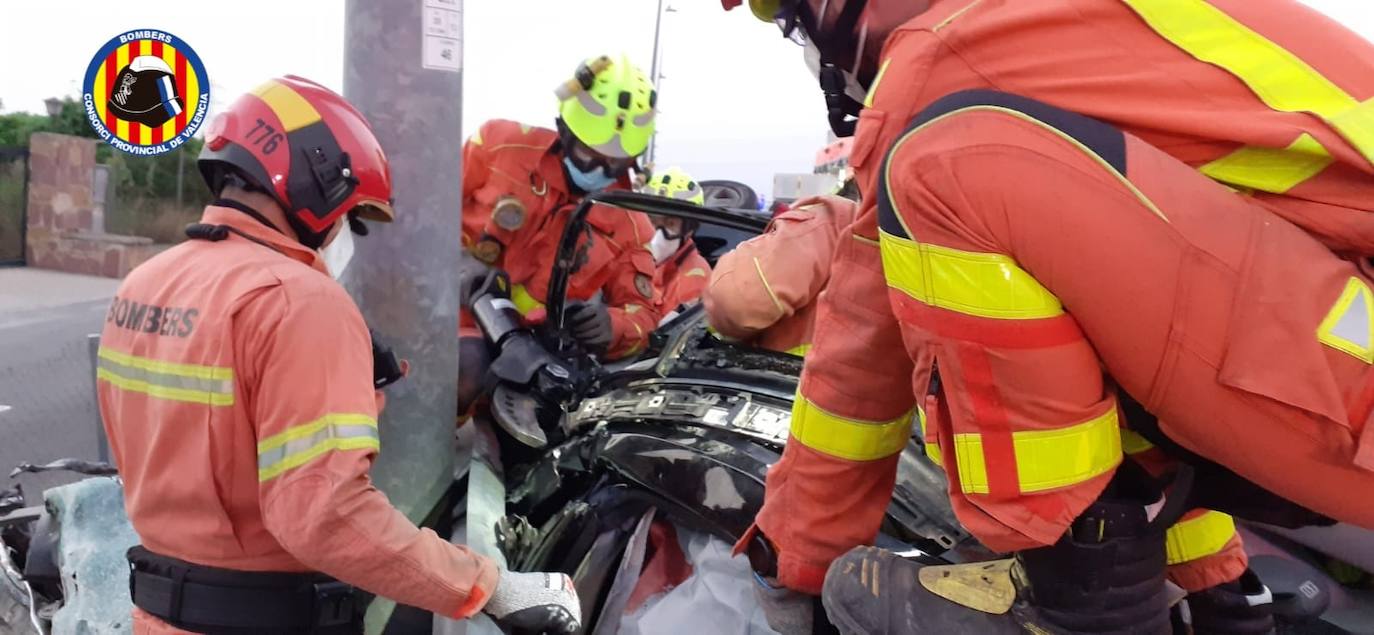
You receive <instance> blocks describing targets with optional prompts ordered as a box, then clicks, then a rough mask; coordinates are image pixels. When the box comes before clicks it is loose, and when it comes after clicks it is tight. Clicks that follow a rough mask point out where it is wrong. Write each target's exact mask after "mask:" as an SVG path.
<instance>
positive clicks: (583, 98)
mask: <svg viewBox="0 0 1374 635" xmlns="http://www.w3.org/2000/svg"><path fill="white" fill-rule="evenodd" d="M577 102H578V103H580V104H582V107H583V108H586V109H587V112H589V113H591V114H592V116H595V117H600V116H602V115H605V114H606V107H605V106H603V105H601V102H599V101H597V100H596V98H595V97H592V95H591V93H589V92H587V91H585V90H579V91H577Z"/></svg>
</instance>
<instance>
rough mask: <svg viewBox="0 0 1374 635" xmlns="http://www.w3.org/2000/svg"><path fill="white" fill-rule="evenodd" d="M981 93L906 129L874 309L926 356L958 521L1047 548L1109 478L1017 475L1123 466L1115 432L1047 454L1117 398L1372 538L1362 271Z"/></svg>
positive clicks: (1062, 123) (1072, 119)
mask: <svg viewBox="0 0 1374 635" xmlns="http://www.w3.org/2000/svg"><path fill="white" fill-rule="evenodd" d="M992 95H994V96H993V97H988V95H987V94H985V95H982V96H979V95H972V96H970V95H963V96H955V97H954V98H952V99H946V100H942V102H943V103H942V104H937V105H936V106H934V107H933V109H934V110H935V111H934V112H932V111H928V112H927V113H925V114H924V115H923V116H922V117H921V118H919V119H918V120H917V122H914V123H913V125H912V127H911V128H909V129H908V132H907V134H906V135H905V136H903V137H902V138H901V139H899V141H898V142H897V143H896V144H895V145H894V148H893V150H892V151H891V154H890V155H889V157H888V159H887V164H886V165H885V166H884V172H883V177H882V179H881V180H880V182H879V189H880V190H882V191H880V192H878V193H877V194H878V195H879V196H880V197H882V200H883V204H882V205H881V206H880V225H881V228H882V230H883V234H882V239H883V241H882V242H883V245H882V251H883V259H884V276H885V277H886V278H887V281H888V287H889V298H890V300H891V302H892V305H893V311H894V314H895V315H896V317H897V318H898V321H899V322H900V324H901V328H902V331H903V339H904V342H905V345H906V346H907V348H908V349H909V350H910V351H911V352H912V355H913V358H916V356H917V351H920V350H922V349H927V350H933V351H934V361H935V364H936V365H937V367H938V369H939V373H940V377H941V379H942V382H943V387H942V390H941V398H942V400H943V402H944V403H936V402H935V401H933V400H932V399H928V400H927V401H926V410H927V413H928V416H929V417H930V419H931V421H930V424H929V427H930V430H929V431H928V433H927V434H928V435H930V436H934V437H935V442H937V443H938V444H939V447H940V453H941V455H943V457H944V461H945V463H946V465H947V467H946V471H947V473H948V474H950V476H951V488H950V491H951V495H952V498H953V499H954V504H955V509H956V512H958V513H959V514H960V517H961V519H962V520H964V522H965V524H966V525H968V526H969V527H970V529H971V530H973V531H974V533H975V535H978V534H980V533H982V534H984V535H980V536H979V537H980V538H984V539H985V541H986V542H992V543H994V544H998V543H1000V544H1009V543H1017V542H1018V541H1020V543H1021V544H1028V543H1030V542H1040V543H1044V542H1045V541H1046V539H1052V538H1053V537H1055V536H1058V535H1061V534H1062V533H1063V531H1064V529H1065V528H1066V527H1067V526H1068V523H1069V522H1071V520H1072V518H1071V517H1072V516H1075V515H1076V514H1077V513H1079V512H1081V511H1082V509H1083V507H1084V506H1086V504H1087V503H1088V502H1090V501H1091V500H1092V499H1093V498H1095V497H1096V495H1097V494H1098V493H1100V492H1101V490H1102V487H1103V485H1104V484H1105V480H1106V478H1108V475H1109V471H1110V470H1108V472H1107V473H1103V472H1101V471H1098V472H1096V473H1092V472H1085V473H1082V474H1076V475H1074V474H1070V475H1063V474H1058V475H1055V477H1054V478H1051V479H1042V480H1041V481H1039V482H1033V481H1028V480H1027V474H1036V473H1040V472H1048V473H1053V466H1051V467H1050V468H1047V469H1040V468H1042V467H1044V466H1036V465H1032V464H1031V463H1032V462H1033V461H1034V460H1035V457H1036V456H1037V452H1040V451H1041V450H1043V449H1045V448H1049V447H1059V448H1061V449H1063V448H1072V449H1073V450H1075V451H1076V452H1079V453H1087V454H1093V453H1103V452H1106V453H1112V452H1116V453H1118V454H1119V450H1116V449H1115V448H1114V447H1106V446H1110V445H1111V444H1115V443H1117V442H1118V441H1119V440H1118V439H1117V438H1116V437H1114V436H1107V435H1103V434H1097V433H1094V434H1093V435H1088V436H1085V437H1083V439H1089V440H1091V441H1090V443H1096V444H1097V445H1098V447H1090V446H1089V445H1085V444H1086V443H1089V441H1084V440H1083V439H1078V440H1069V441H1067V442H1065V441H1064V440H1065V439H1066V438H1067V437H1068V436H1069V434H1070V433H1071V432H1074V431H1079V432H1081V431H1083V430H1086V429H1087V428H1085V427H1084V426H1085V425H1087V424H1086V423H1082V422H1089V421H1093V420H1097V421H1101V420H1104V417H1108V416H1109V415H1111V412H1112V411H1113V410H1114V409H1116V407H1117V406H1116V403H1115V396H1114V395H1115V392H1116V390H1117V389H1118V387H1119V389H1124V390H1125V391H1126V392H1127V393H1129V394H1130V395H1132V396H1134V397H1135V398H1137V399H1138V400H1139V401H1140V402H1142V403H1143V404H1144V406H1145V408H1146V409H1148V410H1149V411H1150V412H1152V413H1155V414H1156V415H1157V416H1158V417H1159V421H1160V430H1161V431H1162V432H1163V433H1164V434H1165V435H1167V436H1168V437H1169V438H1170V439H1172V440H1174V441H1176V442H1177V443H1178V444H1180V445H1182V446H1183V447H1185V448H1187V449H1188V450H1191V451H1193V452H1195V453H1197V454H1198V455H1201V456H1203V457H1205V458H1207V459H1210V460H1212V461H1215V462H1216V463H1218V464H1221V465H1223V466H1225V467H1227V468H1230V469H1231V470H1233V471H1235V472H1236V473H1237V474H1239V475H1240V476H1242V477H1243V478H1245V479H1248V480H1250V481H1252V482H1254V483H1255V484H1257V485H1259V486H1261V487H1263V488H1265V489H1267V490H1269V491H1270V492H1273V493H1275V494H1277V495H1279V496H1282V497H1284V498H1286V499H1288V500H1291V501H1293V502H1295V503H1297V504H1299V505H1302V506H1304V507H1307V508H1309V509H1311V510H1314V511H1316V512H1319V513H1321V514H1325V515H1328V516H1330V517H1332V518H1335V519H1337V520H1342V521H1347V522H1351V523H1355V524H1358V525H1362V526H1365V527H1374V499H1371V498H1370V497H1368V496H1364V495H1358V494H1354V493H1356V492H1369V491H1374V471H1371V469H1374V457H1371V456H1370V454H1371V452H1372V451H1374V443H1371V442H1369V441H1366V442H1365V443H1363V444H1362V443H1361V438H1362V436H1363V438H1364V439H1366V440H1368V439H1369V438H1370V436H1371V435H1368V434H1364V432H1365V421H1366V419H1368V417H1369V401H1370V389H1371V383H1370V381H1369V379H1370V375H1369V369H1370V365H1369V361H1368V360H1369V359H1374V356H1371V355H1369V354H1368V353H1367V352H1366V351H1365V349H1367V348H1368V347H1369V346H1370V341H1371V335H1370V332H1371V329H1370V320H1371V311H1370V310H1369V308H1368V307H1369V306H1370V305H1371V303H1370V302H1368V300H1369V299H1370V294H1369V290H1368V289H1369V279H1368V277H1367V276H1366V275H1365V273H1364V272H1362V271H1361V269H1360V268H1359V267H1357V266H1356V265H1355V264H1352V263H1351V262H1349V261H1346V260H1343V259H1341V258H1339V257H1338V256H1336V255H1334V254H1332V253H1331V252H1330V251H1329V250H1327V249H1326V248H1324V247H1323V246H1322V245H1321V244H1319V243H1318V242H1316V241H1315V240H1314V239H1313V238H1311V237H1310V236H1308V235H1307V234H1305V233H1304V232H1302V231H1301V230H1300V229H1298V228H1297V227H1295V226H1293V225H1291V224H1289V223H1288V222H1286V221H1284V220H1282V219H1281V218H1279V217H1278V216H1276V215H1274V214H1273V213H1271V212H1269V211H1267V210H1266V209H1265V208H1264V207H1263V206H1262V205H1260V204H1258V203H1257V202H1255V200H1254V199H1252V198H1249V197H1247V196H1246V195H1244V194H1241V193H1237V192H1234V191H1231V190H1229V189H1227V188H1226V187H1223V186H1221V185H1219V184H1217V183H1215V182H1213V181H1211V180H1209V179H1207V178H1206V177H1204V176H1202V175H1201V174H1199V173H1198V172H1196V171H1195V170H1193V169H1191V168H1190V167H1189V166H1188V165H1186V164H1184V163H1182V162H1180V161H1178V160H1177V159H1175V158H1173V157H1172V156H1170V155H1168V154H1166V153H1164V152H1162V151H1160V150H1159V149H1157V148H1154V147H1152V146H1150V145H1149V144H1147V143H1145V142H1143V141H1141V140H1140V139H1138V138H1136V137H1133V136H1131V135H1128V134H1123V133H1122V132H1121V131H1119V130H1116V129H1114V128H1111V127H1110V126H1106V125H1103V124H1100V123H1097V122H1094V121H1091V120H1087V119H1086V118H1082V117H1078V116H1076V115H1072V114H1068V113H1064V112H1062V111H1055V110H1054V109H1052V108H1049V107H1046V106H1043V105H1040V104H1035V103H1033V102H1029V100H1021V99H1019V98H1013V97H1009V96H1000V97H998V96H996V94H992ZM1371 196H1374V186H1372V187H1371ZM1352 289H1353V290H1354V291H1352ZM1352 294H1353V295H1352ZM1351 297H1353V300H1351V299H1350V298H1351ZM1351 307H1354V309H1351ZM1333 333H1334V334H1335V337H1333V335H1332V334H1333ZM1361 345H1363V346H1364V347H1365V349H1361ZM932 406H934V407H933V408H932ZM932 410H933V412H932ZM1111 418H1112V419H1115V416H1114V415H1112V416H1111ZM1098 430H1099V431H1100V428H1099V429H1098ZM1060 431H1062V432H1063V437H1062V438H1052V437H1053V436H1054V435H1056V434H1059V432H1060ZM1075 444H1077V445H1075ZM1362 448H1363V450H1362ZM1055 456H1056V458H1073V455H1072V453H1070V454H1064V453H1063V452H1059V453H1058V454H1056V455H1055ZM951 462H954V463H957V465H950V463H951ZM1091 463H1092V461H1085V462H1084V463H1083V464H1084V465H1089V466H1090V465H1091ZM1361 464H1362V465H1363V467H1362V466H1361ZM1108 467H1109V466H1108ZM1041 510H1052V513H1050V512H1046V513H1041ZM1227 549H1228V550H1230V551H1231V552H1232V553H1233V555H1235V556H1236V557H1237V558H1238V557H1240V554H1239V548H1238V545H1230V546H1229V547H1228V548H1227ZM1219 559H1221V560H1224V559H1225V556H1224V555H1222V554H1219ZM1236 562H1237V561H1236V560H1235V559H1234V558H1233V559H1232V560H1231V564H1229V565H1221V568H1222V569H1234V568H1235V565H1236ZM1195 566H1197V567H1200V568H1202V569H1206V566H1207V560H1206V559H1203V560H1200V561H1199V562H1198V564H1197V565H1195ZM1239 566H1240V567H1241V568H1243V566H1244V561H1243V559H1242V560H1239ZM1193 573H1194V574H1197V573H1198V572H1196V571H1195V572H1193ZM1183 577H1184V578H1189V577H1190V575H1188V574H1185V575H1184V576H1183ZM1191 577H1192V582H1193V584H1188V585H1187V586H1192V587H1195V588H1196V587H1198V586H1199V585H1201V584H1204V583H1207V582H1211V583H1216V582H1220V581H1222V579H1224V578H1225V576H1222V575H1211V576H1209V575H1192V576H1191ZM1219 577H1220V578H1222V579H1216V578H1219ZM1230 577H1234V576H1233V575H1232V576H1230ZM1208 578H1212V579H1208Z"/></svg>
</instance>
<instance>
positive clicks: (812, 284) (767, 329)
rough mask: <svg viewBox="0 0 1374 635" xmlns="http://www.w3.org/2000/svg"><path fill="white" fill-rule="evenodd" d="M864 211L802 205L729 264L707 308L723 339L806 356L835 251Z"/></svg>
mask: <svg viewBox="0 0 1374 635" xmlns="http://www.w3.org/2000/svg"><path fill="white" fill-rule="evenodd" d="M857 209H858V206H857V205H856V204H855V203H854V202H853V201H850V200H848V199H844V198H840V197H838V196H816V197H811V198H806V199H803V200H800V201H797V203H796V204H795V205H793V206H792V207H791V209H788V210H787V211H785V212H783V213H781V214H779V215H778V216H777V217H775V218H774V219H773V222H772V223H771V224H770V225H769V226H768V229H767V231H766V232H765V233H763V234H761V235H759V236H755V237H754V238H751V239H749V240H747V241H745V242H743V243H741V244H740V245H739V246H738V247H736V248H735V249H734V250H733V251H731V252H730V253H728V254H725V255H724V256H722V257H721V259H720V261H719V262H717V263H716V269H715V271H713V272H711V283H710V286H708V287H707V289H706V293H705V294H703V295H702V302H704V303H705V304H706V314H707V316H708V317H709V318H710V322H711V326H712V327H714V328H715V329H716V331H718V332H720V334H721V335H724V336H726V337H729V338H732V339H738V340H747V341H750V342H752V343H753V344H755V345H757V346H760V347H762V348H767V349H770V350H775V351H782V352H788V353H793V354H796V355H804V354H805V353H806V350H807V349H808V348H809V347H810V346H809V345H810V343H811V333H812V330H813V329H814V327H815V323H816V305H817V300H818V299H819V298H820V297H821V292H822V291H824V290H825V287H826V283H827V282H829V281H830V263H831V262H832V260H833V256H834V253H835V245H836V244H837V243H838V242H839V241H840V238H841V237H842V236H845V235H847V231H848V228H849V225H850V224H851V223H853V222H854V214H855V212H856V211H857Z"/></svg>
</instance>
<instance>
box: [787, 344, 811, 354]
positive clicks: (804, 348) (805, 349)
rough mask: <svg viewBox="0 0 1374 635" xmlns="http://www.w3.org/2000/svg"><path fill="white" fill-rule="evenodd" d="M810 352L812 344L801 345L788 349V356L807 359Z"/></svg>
mask: <svg viewBox="0 0 1374 635" xmlns="http://www.w3.org/2000/svg"><path fill="white" fill-rule="evenodd" d="M809 352H811V345H810V344H801V345H798V346H793V347H792V348H789V349H787V354H788V355H796V356H797V357H806V354H807V353H809Z"/></svg>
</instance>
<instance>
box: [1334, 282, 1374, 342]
mask: <svg viewBox="0 0 1374 635" xmlns="http://www.w3.org/2000/svg"><path fill="white" fill-rule="evenodd" d="M1366 293H1369V290H1368V289H1364V288H1361V289H1359V290H1358V291H1356V292H1355V298H1354V300H1353V301H1352V302H1351V303H1350V306H1349V307H1347V308H1346V310H1345V312H1344V313H1342V314H1341V316H1340V317H1339V318H1337V319H1336V323H1335V324H1333V325H1332V326H1331V334H1332V335H1335V336H1337V337H1339V338H1341V339H1343V340H1345V341H1347V342H1350V343H1352V344H1355V345H1356V346H1359V347H1361V348H1366V349H1367V348H1374V346H1371V341H1370V339H1371V337H1370V328H1369V326H1370V325H1369V305H1368V304H1367V303H1366V302H1365V300H1366V298H1365V297H1364V294H1366Z"/></svg>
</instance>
